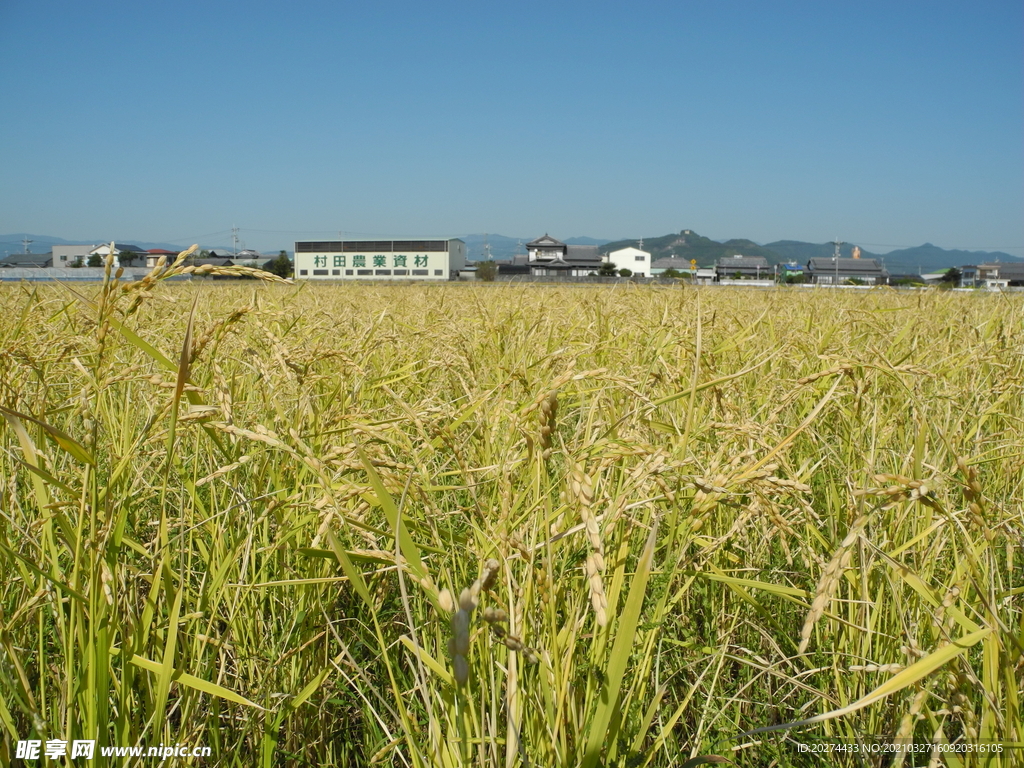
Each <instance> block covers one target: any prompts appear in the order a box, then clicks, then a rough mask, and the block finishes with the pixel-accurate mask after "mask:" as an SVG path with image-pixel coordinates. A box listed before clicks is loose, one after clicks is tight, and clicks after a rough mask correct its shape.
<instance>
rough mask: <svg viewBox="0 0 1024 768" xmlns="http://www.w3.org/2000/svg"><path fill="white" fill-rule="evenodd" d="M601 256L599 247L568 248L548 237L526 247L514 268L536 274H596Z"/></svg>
mask: <svg viewBox="0 0 1024 768" xmlns="http://www.w3.org/2000/svg"><path fill="white" fill-rule="evenodd" d="M601 262H602V258H601V254H600V253H599V250H598V246H596V245H567V244H566V243H563V242H562V241H561V240H556V239H555V238H553V237H551V235H548V234H546V233H545V234H544V236H543V237H538V238H537V239H536V240H532V241H530V242H529V243H527V244H526V256H525V257H523V256H516V257H515V259H513V261H512V264H511V265H510V266H513V267H516V266H518V267H521V266H522V265H524V264H525V265H527V266H528V267H529V270H530V274H532V275H541V276H545V275H546V276H552V275H568V276H570V277H585V276H588V275H596V274H597V273H598V271H599V270H600V269H601Z"/></svg>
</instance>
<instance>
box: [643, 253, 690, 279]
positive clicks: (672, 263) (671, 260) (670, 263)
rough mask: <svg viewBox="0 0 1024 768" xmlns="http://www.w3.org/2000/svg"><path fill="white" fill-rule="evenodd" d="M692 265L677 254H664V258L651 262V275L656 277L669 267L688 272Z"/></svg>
mask: <svg viewBox="0 0 1024 768" xmlns="http://www.w3.org/2000/svg"><path fill="white" fill-rule="evenodd" d="M692 267H693V265H692V264H691V263H690V262H689V261H687V260H686V259H683V258H680V257H678V256H665V257H664V258H661V259H657V260H655V261H653V262H651V275H652V276H654V277H657V276H658V275H660V274H662V273H664V272H666V271H667V270H669V269H674V270H675V271H676V272H682V273H688V272H690V269H691V268H692Z"/></svg>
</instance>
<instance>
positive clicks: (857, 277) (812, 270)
mask: <svg viewBox="0 0 1024 768" xmlns="http://www.w3.org/2000/svg"><path fill="white" fill-rule="evenodd" d="M805 274H807V276H808V278H809V282H812V283H814V284H816V285H843V284H846V283H850V282H853V281H857V282H860V283H862V284H864V285H885V284H886V283H887V282H888V278H889V273H888V272H886V271H885V268H884V267H883V266H882V265H881V263H880V262H879V261H878V260H877V259H848V258H842V257H840V258H838V259H836V258H828V257H824V258H814V259H811V260H810V261H808V262H807V272H806V273H805Z"/></svg>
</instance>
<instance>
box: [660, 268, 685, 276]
mask: <svg viewBox="0 0 1024 768" xmlns="http://www.w3.org/2000/svg"><path fill="white" fill-rule="evenodd" d="M661 276H662V277H667V278H669V279H672V278H676V277H682V273H680V272H679V270H677V269H672V268H671V267H669V268H668V269H666V270H665V271H664V272H662V273H661Z"/></svg>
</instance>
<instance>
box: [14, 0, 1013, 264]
mask: <svg viewBox="0 0 1024 768" xmlns="http://www.w3.org/2000/svg"><path fill="white" fill-rule="evenodd" d="M0 104H2V105H3V107H2V113H0V114H2V120H0V232H2V233H17V232H30V233H36V234H45V235H53V236H56V237H63V238H66V239H71V240H82V241H99V240H104V239H106V240H109V239H114V238H116V239H119V240H123V241H125V242H131V241H132V240H140V241H165V242H175V243H179V244H182V245H187V244H190V243H191V242H195V241H198V242H200V243H202V244H205V245H208V246H216V245H223V244H229V243H230V233H229V230H230V228H231V226H232V225H236V226H238V227H239V228H240V237H241V239H242V240H243V241H244V242H245V244H246V245H247V246H249V247H253V248H259V249H262V250H271V249H276V248H280V247H284V248H290V247H291V243H292V241H293V240H295V239H297V238H298V239H302V238H304V237H322V236H328V235H332V234H333V235H337V233H338V232H339V231H341V232H343V233H345V236H347V237H361V236H371V235H409V236H413V235H445V234H453V235H457V234H469V233H474V232H476V233H479V232H490V233H498V234H504V235H509V236H513V237H528V238H532V237H536V236H539V235H541V234H543V233H544V232H550V233H551V234H552V235H555V236H556V237H560V238H562V239H565V238H568V237H574V236H580V235H588V236H591V237H600V238H609V239H617V238H627V237H640V236H645V237H653V236H657V235H663V234H667V233H669V232H673V231H678V230H680V229H683V228H690V229H693V230H695V231H696V232H698V233H700V234H703V235H707V236H709V237H712V238H715V239H726V238H730V237H747V238H750V239H753V240H756V241H758V242H769V241H772V240H777V239H783V238H785V239H795V240H807V241H812V242H823V241H826V240H831V239H832V238H833V237H836V236H839V237H840V238H841V239H843V240H846V241H851V242H857V243H860V244H862V245H867V246H870V247H871V248H870V249H871V250H873V251H876V252H884V251H886V250H889V249H890V248H892V247H895V246H911V245H919V244H921V243H922V242H924V241H930V242H933V243H934V244H936V245H940V246H943V247H947V248H954V247H960V248H970V249H985V250H989V249H992V250H1004V251H1007V252H1009V253H1012V254H1015V255H1021V256H1024V3H1021V2H1020V0H1005V1H1003V0H974V1H973V2H941V1H939V0H928V1H927V2H913V1H912V0H899V2H892V1H891V0H887V1H886V2H866V1H865V0H857V1H856V2H828V3H823V2H818V1H815V2H786V1H785V0H776V1H775V2H763V1H761V0H757V1H756V2H755V1H750V2H732V1H730V0H701V1H696V2H669V1H668V0H665V1H663V2H656V3H655V2H642V1H634V2H630V3H627V2H602V1H601V0H591V1H590V2H574V3H569V2H557V1H554V0H548V1H547V2H533V1H532V0H515V1H514V2H502V3H498V2H486V1H481V0H476V2H446V1H445V0H431V2H423V0H420V1H419V2H376V3H372V2H360V3H354V2H345V1H343V0H333V1H332V2H319V1H314V0H310V1H303V0H297V2H293V3H284V2H279V1H277V2H265V1H264V0H253V1H251V2H248V3H236V2H225V1H224V0H202V2H198V1H196V0H177V1H176V2H139V0H134V1H133V2H112V1H105V0H92V1H91V2H81V1H80V0H78V1H76V2H70V1H69V0H0Z"/></svg>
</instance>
